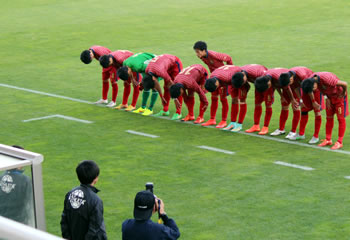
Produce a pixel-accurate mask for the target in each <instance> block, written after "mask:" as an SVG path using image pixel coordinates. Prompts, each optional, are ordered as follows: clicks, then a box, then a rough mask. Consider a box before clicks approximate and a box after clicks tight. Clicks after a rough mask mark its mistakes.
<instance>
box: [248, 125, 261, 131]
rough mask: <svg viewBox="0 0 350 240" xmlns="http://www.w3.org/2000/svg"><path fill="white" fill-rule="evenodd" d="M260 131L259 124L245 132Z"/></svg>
mask: <svg viewBox="0 0 350 240" xmlns="http://www.w3.org/2000/svg"><path fill="white" fill-rule="evenodd" d="M259 131H260V126H259V125H253V126H252V127H251V128H249V129H247V130H245V132H247V133H252V132H259Z"/></svg>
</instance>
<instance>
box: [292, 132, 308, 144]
mask: <svg viewBox="0 0 350 240" xmlns="http://www.w3.org/2000/svg"><path fill="white" fill-rule="evenodd" d="M304 139H305V135H299V134H298V135H297V137H296V138H295V140H304ZM309 143H310V142H309Z"/></svg>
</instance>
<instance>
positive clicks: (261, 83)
mask: <svg viewBox="0 0 350 240" xmlns="http://www.w3.org/2000/svg"><path fill="white" fill-rule="evenodd" d="M254 85H255V89H256V90H257V91H258V92H261V93H262V92H265V91H266V90H267V89H268V88H269V87H270V86H271V77H270V76H262V77H258V78H257V79H256V80H255V83H254Z"/></svg>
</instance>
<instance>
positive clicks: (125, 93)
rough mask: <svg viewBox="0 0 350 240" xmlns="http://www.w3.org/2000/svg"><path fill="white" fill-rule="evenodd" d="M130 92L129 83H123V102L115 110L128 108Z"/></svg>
mask: <svg viewBox="0 0 350 240" xmlns="http://www.w3.org/2000/svg"><path fill="white" fill-rule="evenodd" d="M130 91H131V86H130V82H128V81H124V91H123V100H122V103H121V104H119V105H118V106H117V107H115V109H126V108H127V107H128V99H129V95H130Z"/></svg>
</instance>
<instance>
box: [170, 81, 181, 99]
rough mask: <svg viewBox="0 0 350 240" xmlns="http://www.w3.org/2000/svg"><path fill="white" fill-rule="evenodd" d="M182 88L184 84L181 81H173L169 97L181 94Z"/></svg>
mask: <svg viewBox="0 0 350 240" xmlns="http://www.w3.org/2000/svg"><path fill="white" fill-rule="evenodd" d="M183 89H184V85H182V84H181V83H175V84H174V85H172V86H171V87H170V97H171V98H178V97H180V96H181V95H182V93H183Z"/></svg>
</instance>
